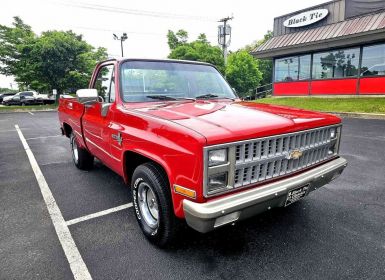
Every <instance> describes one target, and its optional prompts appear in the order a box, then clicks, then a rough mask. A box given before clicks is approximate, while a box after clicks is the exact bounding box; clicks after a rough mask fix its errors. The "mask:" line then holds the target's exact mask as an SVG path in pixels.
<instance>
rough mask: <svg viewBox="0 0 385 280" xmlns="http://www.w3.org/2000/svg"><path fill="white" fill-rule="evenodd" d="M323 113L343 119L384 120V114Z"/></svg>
mask: <svg viewBox="0 0 385 280" xmlns="http://www.w3.org/2000/svg"><path fill="white" fill-rule="evenodd" d="M324 113H329V114H333V115H338V116H340V117H343V118H357V119H377V120H385V114H373V113H353V112H324Z"/></svg>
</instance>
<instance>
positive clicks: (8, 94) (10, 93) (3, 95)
mask: <svg viewBox="0 0 385 280" xmlns="http://www.w3.org/2000/svg"><path fill="white" fill-rule="evenodd" d="M15 94H16V93H15V92H6V93H0V103H2V102H3V98H4V97H6V96H13V95H15Z"/></svg>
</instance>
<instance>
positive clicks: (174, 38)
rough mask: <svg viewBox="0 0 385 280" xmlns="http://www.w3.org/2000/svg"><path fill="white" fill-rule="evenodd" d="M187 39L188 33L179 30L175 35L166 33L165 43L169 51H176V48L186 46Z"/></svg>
mask: <svg viewBox="0 0 385 280" xmlns="http://www.w3.org/2000/svg"><path fill="white" fill-rule="evenodd" d="M187 39H188V33H187V31H186V30H183V29H179V30H178V31H177V32H176V33H174V31H172V30H169V31H168V33H167V43H168V46H169V48H170V50H173V49H176V48H177V47H179V46H181V45H183V44H186V43H187Z"/></svg>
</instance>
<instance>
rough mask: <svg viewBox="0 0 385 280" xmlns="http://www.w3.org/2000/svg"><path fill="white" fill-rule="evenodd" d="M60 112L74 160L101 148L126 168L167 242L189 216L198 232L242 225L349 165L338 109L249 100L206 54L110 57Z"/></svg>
mask: <svg viewBox="0 0 385 280" xmlns="http://www.w3.org/2000/svg"><path fill="white" fill-rule="evenodd" d="M58 112H59V120H60V125H61V130H62V133H63V135H65V136H67V137H69V138H70V143H71V151H72V156H73V161H74V163H75V165H76V166H77V167H78V168H80V169H89V168H91V167H92V165H93V160H94V157H96V158H98V159H99V160H100V161H102V162H103V163H104V164H105V165H106V166H108V167H109V168H111V169H112V170H113V171H115V172H116V173H117V174H119V175H120V176H122V177H123V179H124V181H125V182H126V183H127V184H129V185H130V186H131V189H132V199H133V205H134V207H135V213H136V218H137V220H138V223H139V225H140V227H141V229H142V231H143V233H144V234H145V236H146V237H147V238H148V239H149V240H150V241H151V242H153V243H155V244H157V245H159V246H164V245H166V244H168V243H169V242H170V241H172V239H173V238H174V237H175V235H176V232H177V228H178V224H179V223H181V222H182V221H183V220H185V221H186V222H187V224H188V225H189V226H190V227H192V228H194V229H195V230H197V231H200V232H208V231H211V230H213V229H215V228H217V227H220V226H224V225H227V224H234V223H235V222H237V221H239V220H242V219H245V218H247V217H250V216H252V215H256V214H258V213H261V212H263V211H267V210H269V209H271V208H273V207H283V206H287V205H289V204H291V203H293V202H296V201H298V200H299V199H301V198H303V197H304V196H306V195H307V194H309V192H311V191H314V190H316V189H318V188H319V187H321V186H323V185H325V184H327V183H329V182H330V181H332V180H333V179H335V178H336V177H338V176H339V175H340V174H341V173H342V171H343V170H344V168H345V167H346V165H347V161H346V160H345V159H344V158H342V157H340V156H339V155H338V150H339V145H340V139H341V119H340V118H338V117H336V116H333V115H329V114H323V113H317V112H311V111H306V110H300V109H294V108H289V107H282V106H272V105H266V104H258V103H254V102H244V101H242V100H240V99H239V98H238V97H237V95H236V94H235V93H234V91H233V90H232V89H231V88H230V86H229V85H228V84H227V82H226V81H225V79H224V78H223V77H222V76H221V75H220V73H219V72H218V71H217V70H216V68H215V67H214V66H212V65H210V64H206V63H200V62H199V63H198V62H191V61H176V60H146V59H121V60H115V59H114V60H107V61H104V62H101V63H99V64H98V65H97V66H96V68H95V71H94V73H93V76H92V79H91V82H90V84H89V88H88V89H82V90H78V91H77V97H76V98H62V99H60V105H59V109H58Z"/></svg>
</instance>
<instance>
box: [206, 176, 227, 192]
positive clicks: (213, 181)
mask: <svg viewBox="0 0 385 280" xmlns="http://www.w3.org/2000/svg"><path fill="white" fill-rule="evenodd" d="M223 188H227V172H225V173H220V174H215V175H211V176H210V177H209V182H208V191H209V193H211V192H215V191H218V190H220V189H223Z"/></svg>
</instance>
